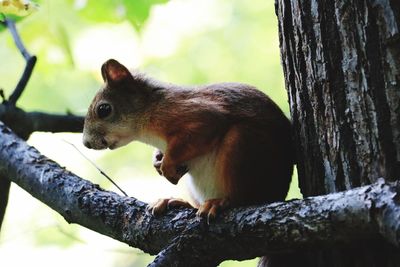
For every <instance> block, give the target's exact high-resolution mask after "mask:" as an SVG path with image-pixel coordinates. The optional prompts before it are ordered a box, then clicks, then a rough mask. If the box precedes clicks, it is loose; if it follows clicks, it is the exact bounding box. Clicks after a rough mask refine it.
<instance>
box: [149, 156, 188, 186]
mask: <svg viewBox="0 0 400 267" xmlns="http://www.w3.org/2000/svg"><path fill="white" fill-rule="evenodd" d="M163 159H164V154H163V153H162V152H161V150H159V149H156V150H155V151H154V153H153V166H154V168H155V169H156V171H157V172H158V174H160V175H163V176H165V177H166V178H167V179H168V180H169V181H171V180H170V178H171V179H174V180H176V183H177V182H178V180H179V179H180V178H181V177H182V176H183V175H185V173H187V172H188V167H187V166H186V165H183V164H182V165H177V166H171V167H168V168H166V167H165V166H164V167H163V170H162V169H161V165H163ZM166 175H168V177H169V178H168V177H167V176H166ZM171 182H172V181H171ZM172 183H174V182H172ZM176 183H174V184H176Z"/></svg>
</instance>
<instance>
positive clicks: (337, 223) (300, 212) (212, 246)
mask: <svg viewBox="0 0 400 267" xmlns="http://www.w3.org/2000/svg"><path fill="white" fill-rule="evenodd" d="M0 175H6V176H7V177H10V179H11V180H12V181H13V182H15V183H16V184H18V185H19V186H21V187H22V188H24V189H25V190H26V191H28V192H29V193H30V194H32V196H34V197H36V198H37V199H39V200H41V201H42V202H44V203H45V204H47V205H48V206H50V207H51V208H52V209H54V210H56V211H57V212H59V213H60V214H61V215H62V216H64V218H65V219H66V220H67V221H68V222H70V223H78V224H80V225H82V226H85V227H87V228H90V229H92V230H94V231H96V232H98V233H101V234H104V235H107V236H110V237H112V238H114V239H117V240H120V241H121V242H124V243H126V244H129V245H130V246H133V247H137V248H140V249H142V250H143V251H145V252H148V253H150V254H155V253H158V252H160V251H161V250H163V249H164V248H167V249H165V250H164V251H163V252H162V253H161V254H159V255H158V257H157V258H156V261H155V262H154V263H153V264H152V265H150V266H167V265H166V264H165V262H167V263H169V264H170V263H172V262H173V263H174V266H188V264H189V263H190V264H191V265H193V264H192V262H194V263H195V265H194V266H210V264H212V265H215V264H216V263H218V262H221V261H223V260H226V259H236V260H243V259H249V258H253V257H256V256H261V255H265V254H269V253H277V252H283V251H290V250H298V249H300V248H304V247H308V248H310V247H319V248H320V247H321V246H331V245H333V244H337V243H341V244H351V243H352V242H361V241H365V240H377V239H385V240H386V241H388V242H390V243H391V244H393V245H395V246H399V244H400V220H398V218H399V216H400V205H399V196H400V195H399V193H400V184H399V183H386V182H385V181H384V180H383V179H380V180H379V182H378V183H376V184H373V185H369V186H364V187H361V188H356V189H353V190H350V191H347V192H341V193H335V194H330V195H325V196H318V197H312V198H307V199H304V200H293V201H288V202H282V203H273V204H270V205H263V206H252V207H245V208H236V209H232V210H229V211H226V212H224V213H223V214H221V216H219V217H218V218H217V219H216V220H215V221H214V222H211V223H210V224H209V225H208V224H207V222H206V221H203V220H201V221H199V220H198V219H197V218H196V216H195V212H194V210H191V209H174V210H171V211H168V212H167V213H166V214H165V215H164V216H161V217H159V218H154V217H153V216H152V215H151V214H149V213H148V212H147V211H146V206H147V205H146V204H145V203H143V202H141V201H138V200H137V199H135V198H128V197H122V196H119V195H118V194H116V193H113V192H109V191H105V190H103V189H101V188H99V187H98V185H94V184H92V183H90V182H89V181H87V180H83V179H81V178H79V177H78V176H76V175H74V174H73V173H71V172H69V171H67V170H65V169H64V168H62V167H60V166H59V165H58V164H57V163H55V162H53V161H51V160H49V159H48V158H46V157H44V156H42V155H41V154H40V153H39V152H38V151H37V150H36V149H35V148H33V147H30V146H28V145H27V144H26V143H25V142H24V141H23V140H21V139H19V138H18V137H17V136H15V135H14V134H13V133H12V132H11V131H10V130H9V129H8V128H7V127H6V126H4V125H3V124H1V123H0ZM204 255H207V257H204ZM167 256H168V257H167ZM193 259H195V260H194V261H193ZM210 259H211V260H210ZM163 264H164V265H163Z"/></svg>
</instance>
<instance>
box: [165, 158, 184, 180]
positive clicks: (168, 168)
mask: <svg viewBox="0 0 400 267" xmlns="http://www.w3.org/2000/svg"><path fill="white" fill-rule="evenodd" d="M176 169H177V166H175V165H172V164H165V162H163V163H161V166H160V171H161V174H162V176H164V177H165V178H167V179H168V181H170V182H171V183H173V184H177V183H178V181H179V178H181V177H182V176H179V175H178V172H177V171H176Z"/></svg>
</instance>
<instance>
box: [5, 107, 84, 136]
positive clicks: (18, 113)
mask: <svg viewBox="0 0 400 267" xmlns="http://www.w3.org/2000/svg"><path fill="white" fill-rule="evenodd" d="M0 121H3V122H4V123H5V124H6V125H7V126H8V127H10V128H11V129H12V130H13V131H14V132H15V133H16V134H17V135H18V136H19V137H21V138H23V139H27V138H28V137H29V136H30V135H31V134H32V133H33V132H52V133H57V132H77V133H80V132H82V129H83V121H84V117H83V116H75V115H61V114H60V115H58V114H48V113H44V112H25V111H24V110H22V109H20V108H18V107H15V106H13V105H10V104H8V103H5V104H0Z"/></svg>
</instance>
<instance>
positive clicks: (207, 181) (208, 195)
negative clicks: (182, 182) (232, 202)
mask: <svg viewBox="0 0 400 267" xmlns="http://www.w3.org/2000/svg"><path fill="white" fill-rule="evenodd" d="M188 167H189V175H188V177H187V180H186V181H187V186H188V189H189V192H190V194H191V196H192V197H193V199H194V200H195V201H196V202H197V203H199V204H200V205H201V204H203V203H204V201H206V200H208V199H212V198H222V197H224V194H223V189H222V185H221V184H218V183H217V181H218V177H217V168H216V153H215V151H214V152H211V153H208V154H206V155H204V156H200V157H198V158H195V159H193V160H191V161H190V162H189V163H188Z"/></svg>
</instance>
